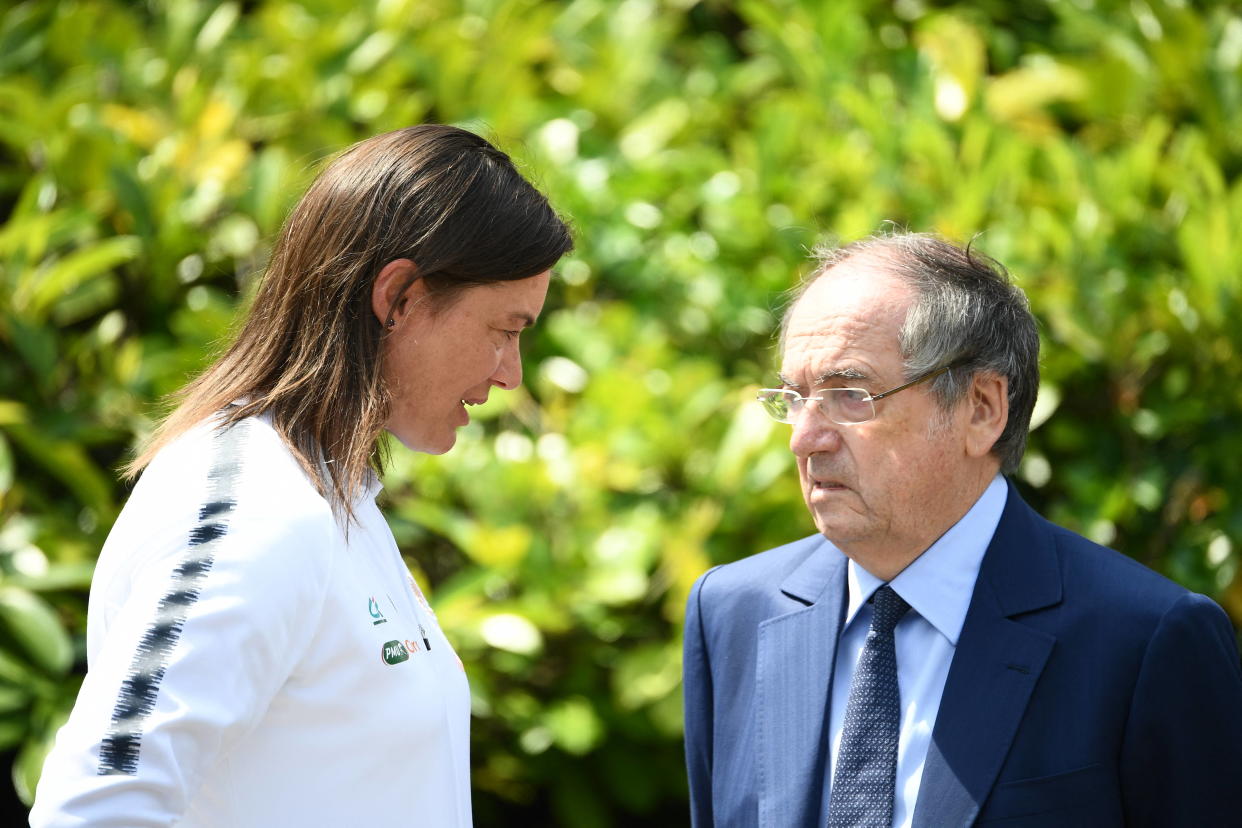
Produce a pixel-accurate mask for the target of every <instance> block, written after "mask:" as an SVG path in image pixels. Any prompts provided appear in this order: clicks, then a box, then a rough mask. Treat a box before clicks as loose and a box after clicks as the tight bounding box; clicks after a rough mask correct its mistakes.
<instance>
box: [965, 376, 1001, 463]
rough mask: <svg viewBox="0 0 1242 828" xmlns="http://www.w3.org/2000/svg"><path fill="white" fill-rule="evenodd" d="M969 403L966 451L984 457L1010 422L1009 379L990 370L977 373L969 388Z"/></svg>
mask: <svg viewBox="0 0 1242 828" xmlns="http://www.w3.org/2000/svg"><path fill="white" fill-rule="evenodd" d="M966 403H967V420H966V453H967V454H969V455H970V456H971V457H983V456H985V455H987V453H988V452H990V451H991V450H992V446H994V445H995V444H996V441H997V440H999V439H1000V436H1001V433H1002V432H1003V431H1004V430H1005V424H1006V423H1008V422H1009V380H1008V379H1006V378H1005V377H1002V376H1000V375H999V374H993V373H991V372H986V371H980V372H976V373H975V375H974V377H973V378H972V379H971V383H970V388H969V389H967V391H966Z"/></svg>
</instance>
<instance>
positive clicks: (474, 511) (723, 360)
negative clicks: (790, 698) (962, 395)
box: [0, 0, 1242, 826]
mask: <svg viewBox="0 0 1242 828" xmlns="http://www.w3.org/2000/svg"><path fill="white" fill-rule="evenodd" d="M1240 67H1242V17H1239V16H1238V13H1237V11H1236V9H1233V8H1231V7H1230V5H1229V4H1224V3H1207V4H1197V7H1194V8H1192V6H1191V4H1186V3H1183V2H1173V0H1141V1H1140V2H1132V3H1131V2H1124V3H1123V2H1119V0H1096V1H1095V2H1094V3H1090V2H1083V0H1043V2H1032V3H1024V4H1010V3H1006V2H999V0H985V1H984V2H972V3H952V2H943V3H934V4H933V3H926V2H923V0H897V1H896V2H894V3H887V2H879V0H834V2H819V0H805V2H798V0H741V1H740V2H737V3H727V2H724V0H699V1H698V2H696V0H622V2H618V3H607V2H603V0H567V2H546V1H545V2H541V1H540V0H459V2H452V1H451V0H378V2H374V3H358V2H347V1H346V0H306V1H305V2H302V3H295V2H287V1H285V0H267V1H266V2H259V3H246V4H240V3H236V2H224V3H211V2H204V1H203V0H166V2H156V1H155V0H149V2H147V3H143V4H135V3H126V2H120V0H63V2H51V0H46V1H45V2H25V3H20V4H18V5H15V6H11V7H9V8H8V9H7V10H5V11H3V12H0V221H2V222H3V224H0V343H2V347H3V351H2V352H0V353H2V360H0V521H2V522H3V526H2V528H0V749H4V748H16V747H20V753H18V754H17V759H16V761H15V764H14V782H15V786H16V790H17V792H18V793H19V795H20V796H21V797H22V798H23V799H24V800H25V801H27V802H28V801H29V799H30V796H31V791H32V789H33V788H32V786H33V783H34V780H35V779H36V778H37V774H38V768H39V764H40V761H41V758H42V755H43V752H44V751H45V750H46V744H47V740H48V738H49V737H50V734H51V733H52V732H53V731H54V729H55V727H56V726H57V725H58V724H59V722H60V721H62V720H63V717H64V715H65V713H66V711H67V710H68V708H69V706H70V705H71V703H72V700H73V698H74V695H75V693H76V686H77V683H78V681H79V679H77V678H75V677H76V676H79V675H80V673H81V672H82V670H83V668H84V663H83V658H82V652H83V649H84V647H83V638H84V630H85V603H86V590H87V586H88V584H89V578H90V571H91V566H92V562H93V559H94V556H95V554H96V553H97V551H98V549H99V547H100V545H101V544H102V541H103V538H104V537H105V536H106V534H107V530H108V528H109V527H110V525H111V523H112V521H113V520H114V519H115V517H116V514H117V511H118V509H119V507H120V505H121V504H122V503H123V501H124V497H125V494H124V489H123V487H122V486H121V485H120V484H119V483H118V482H117V481H116V477H115V470H116V468H117V466H118V464H119V463H121V462H123V461H124V459H125V458H126V457H127V453H128V452H129V451H130V449H131V448H132V446H133V445H134V443H135V442H136V440H138V439H140V438H141V436H142V435H144V434H146V433H148V432H149V430H150V428H151V426H152V423H153V420H154V418H155V417H157V416H158V412H159V408H158V406H157V404H156V401H157V400H159V399H160V398H161V397H162V396H163V395H166V394H167V393H169V392H171V391H173V390H175V389H176V388H177V387H179V386H180V385H181V384H183V383H184V382H185V381H186V379H187V378H188V377H189V376H191V375H192V374H193V372H194V371H196V370H198V369H200V368H201V367H202V366H203V365H204V364H206V362H207V361H208V360H209V359H210V355H211V354H212V353H213V351H214V350H215V349H216V348H217V347H218V345H219V343H220V341H221V340H222V339H223V338H225V337H226V336H227V333H228V330H229V325H230V320H232V319H233V318H234V315H235V309H236V308H237V306H238V304H239V302H240V300H241V298H242V297H244V295H245V294H246V291H247V289H248V286H249V285H250V284H251V282H252V279H253V277H254V275H255V274H256V273H257V272H259V271H260V270H261V268H262V265H263V262H264V259H265V256H266V254H267V250H268V248H267V245H268V244H269V243H270V240H271V238H272V236H273V234H274V232H275V230H276V229H277V227H278V226H279V223H280V221H281V219H282V217H283V216H284V214H285V212H286V210H287V209H288V208H289V207H290V206H291V204H292V203H293V201H294V199H295V198H296V197H297V195H298V194H299V193H300V191H301V188H302V187H304V186H305V184H306V183H307V182H308V181H309V178H310V176H311V175H312V174H313V172H314V170H315V168H316V167H317V165H318V163H319V162H320V161H321V160H322V159H323V158H324V157H325V156H327V155H328V154H330V153H332V152H335V151H337V150H339V149H341V148H342V147H344V146H346V145H347V144H349V143H351V142H352V141H354V140H357V139H360V138H362V137H365V136H368V135H371V134H374V133H377V132H380V131H384V130H388V129H393V128H396V127H400V126H404V125H407V124H410V123H415V122H420V121H441V122H455V123H460V124H463V125H466V126H468V127H472V128H475V129H479V130H481V131H482V132H483V133H484V134H487V135H488V136H489V137H492V138H494V139H495V140H497V141H498V142H499V143H500V144H501V145H502V146H504V147H505V148H507V149H508V150H510V151H511V152H512V153H513V154H514V155H515V157H517V158H518V159H519V160H520V161H521V162H522V164H523V165H524V167H525V169H526V170H527V172H528V173H529V174H531V175H532V176H534V178H535V179H536V180H537V181H538V182H539V183H540V184H541V186H542V187H543V188H544V189H545V190H546V191H547V192H548V193H549V194H550V195H551V197H552V200H553V202H554V203H555V204H556V205H557V206H558V208H559V209H560V210H561V211H562V212H564V213H565V214H566V215H568V216H569V217H571V219H572V221H573V223H574V226H575V230H576V234H577V243H578V252H577V253H576V254H575V255H574V256H573V257H572V259H570V260H569V261H567V262H565V263H563V265H562V266H561V267H560V269H559V270H560V272H559V277H558V279H557V280H556V281H555V284H554V288H553V295H552V297H551V298H550V300H549V305H548V311H547V312H546V313H545V318H544V321H543V322H542V323H541V324H540V326H539V328H538V329H537V330H536V332H534V334H533V335H532V337H531V341H530V342H529V343H528V346H527V359H526V365H527V382H526V388H525V390H523V391H520V392H517V393H512V394H506V395H495V396H494V397H493V401H492V402H490V403H489V404H488V406H487V407H486V408H485V409H481V410H480V416H479V417H478V418H476V422H474V423H473V424H472V425H471V426H469V427H468V428H467V429H466V430H464V431H463V432H462V433H461V434H460V437H459V441H458V446H457V448H455V449H454V451H453V452H452V453H450V454H449V455H447V456H445V457H443V458H431V457H426V456H415V455H411V454H409V453H406V452H404V451H401V450H400V449H396V450H395V455H394V463H393V471H392V474H391V475H390V478H389V479H388V480H387V481H386V484H387V488H386V494H385V499H386V504H385V506H386V511H387V513H388V514H389V515H390V518H391V521H392V524H393V527H394V531H395V532H396V534H397V537H398V540H399V542H400V544H401V547H402V549H403V550H404V552H405V553H406V554H407V559H408V561H409V563H410V565H411V568H412V569H413V570H414V571H415V573H416V574H417V575H418V577H419V578H420V580H423V581H424V583H429V584H430V585H431V586H432V588H433V589H432V592H433V595H434V598H435V602H436V606H437V611H438V613H439V617H440V620H441V623H442V624H443V625H444V627H445V628H446V632H447V633H448V635H449V637H450V638H451V639H452V640H453V641H454V642H456V644H457V646H458V650H459V653H460V654H461V657H462V659H463V660H464V662H465V663H466V666H467V669H468V671H469V674H470V677H471V683H472V688H473V693H474V708H475V714H476V718H475V721H474V734H475V738H474V754H473V755H474V763H475V769H476V773H475V783H476V809H477V813H478V818H479V822H480V824H501V823H509V822H518V821H541V822H544V823H552V824H565V825H570V824H572V825H585V826H592V825H599V826H607V825H619V824H631V823H634V822H636V821H638V820H646V821H648V822H650V823H652V824H679V823H682V822H684V796H685V793H684V782H683V775H682V770H681V754H680V742H679V739H680V727H681V712H680V701H679V686H680V685H679V678H680V644H679V630H680V618H681V608H682V604H683V602H684V599H685V595H686V592H687V590H688V589H689V586H690V584H691V583H692V581H693V579H694V578H695V577H696V576H697V575H698V574H699V573H700V572H702V571H703V570H704V569H705V568H706V567H708V566H709V565H711V564H713V563H716V562H721V561H725V560H732V559H735V558H738V557H741V556H744V555H747V554H750V553H752V552H755V551H758V550H760V549H763V548H766V547H768V546H772V545H776V544H779V543H782V542H785V541H788V540H791V539H793V538H796V537H799V536H801V535H804V534H808V533H810V532H811V531H813V527H812V526H811V524H810V521H809V519H808V517H807V516H806V515H805V511H804V509H803V507H802V505H801V501H800V497H799V493H798V490H797V485H796V480H795V475H794V472H793V466H792V462H791V460H790V458H789V456H788V451H787V448H786V447H785V441H786V435H785V434H784V432H783V431H782V430H781V429H778V428H776V427H774V426H772V425H770V424H769V423H768V422H767V421H766V419H765V418H764V417H763V416H762V415H761V414H760V413H759V412H758V411H757V410H756V407H755V406H754V405H753V404H752V403H750V402H749V401H748V400H749V398H750V397H751V396H752V394H751V392H752V391H753V389H754V388H755V387H757V386H759V385H761V384H767V383H768V381H769V377H770V374H771V371H772V369H773V361H774V360H773V357H774V353H775V352H774V341H773V337H772V332H773V329H774V326H775V323H776V319H777V317H778V316H779V313H780V311H781V309H782V298H781V295H782V291H784V290H786V289H787V288H789V287H790V286H791V285H792V284H793V283H794V282H795V280H796V276H797V274H798V273H799V272H805V271H806V270H807V262H806V251H807V249H808V248H809V247H811V246H812V245H814V244H815V243H817V242H819V241H822V240H823V239H825V238H827V237H829V236H837V237H841V238H843V239H851V238H855V237H858V236H861V235H865V234H867V233H870V232H873V231H875V230H876V229H877V228H878V227H879V226H881V224H882V222H884V221H895V222H897V223H898V224H901V225H907V226H909V227H911V228H914V229H926V230H934V231H937V232H940V233H943V234H944V235H946V236H948V237H950V238H955V239H959V240H965V239H969V238H971V237H972V236H973V235H974V234H976V233H982V236H981V238H980V245H981V246H982V247H983V248H984V249H986V250H987V251H988V252H990V253H991V254H992V255H994V256H996V257H998V258H999V259H1000V260H1001V261H1003V262H1005V263H1006V264H1007V265H1008V266H1009V267H1010V268H1011V270H1012V271H1013V273H1014V274H1015V277H1016V278H1017V279H1018V280H1019V282H1020V283H1021V284H1022V285H1023V286H1024V287H1025V288H1026V290H1027V292H1028V293H1029V295H1030V296H1031V300H1032V305H1033V307H1034V309H1035V311H1036V313H1037V315H1038V316H1039V318H1040V321H1041V324H1042V329H1043V335H1044V346H1045V350H1044V354H1045V356H1044V377H1045V379H1044V381H1045V387H1044V388H1043V391H1042V394H1041V406H1040V409H1039V411H1038V412H1037V421H1038V426H1037V428H1036V430H1035V432H1034V433H1033V435H1032V441H1031V449H1030V452H1029V454H1028V457H1027V460H1026V462H1025V464H1024V466H1023V468H1022V471H1021V475H1020V479H1021V481H1022V482H1023V485H1024V488H1025V491H1026V493H1027V494H1028V496H1029V497H1030V498H1031V500H1032V501H1033V502H1034V504H1035V505H1036V506H1038V507H1039V508H1041V509H1042V510H1043V511H1044V512H1045V513H1046V514H1048V515H1049V516H1050V517H1051V518H1053V519H1054V520H1057V521H1058V522H1061V523H1063V524H1065V525H1068V526H1070V527H1072V528H1075V529H1077V530H1079V531H1082V532H1085V533H1086V534H1088V535H1090V536H1091V537H1093V538H1096V539H1098V540H1101V541H1103V542H1106V543H1110V544H1112V545H1115V546H1117V547H1118V548H1121V549H1123V550H1126V551H1127V552H1129V553H1130V554H1133V555H1135V556H1136V557H1137V558H1139V559H1140V560H1142V561H1144V562H1145V563H1147V564H1149V565H1151V566H1154V567H1155V568H1157V569H1159V570H1161V571H1163V572H1165V573H1167V574H1169V575H1171V576H1173V577H1175V578H1177V579H1178V580H1180V581H1182V582H1183V583H1185V584H1187V585H1188V586H1190V587H1191V588H1193V589H1196V590H1199V591H1204V592H1207V593H1209V594H1211V595H1213V596H1215V597H1217V598H1218V599H1220V600H1221V601H1222V602H1223V603H1224V604H1225V605H1226V607H1227V608H1228V609H1229V610H1230V612H1231V613H1232V615H1233V617H1234V618H1235V620H1236V619H1242V578H1238V577H1237V570H1238V563H1239V553H1238V551H1237V549H1236V546H1237V543H1238V540H1239V538H1240V537H1242V499H1240V498H1242V495H1239V492H1242V476H1240V473H1239V471H1238V464H1237V462H1236V457H1237V456H1238V454H1239V453H1240V452H1242V442H1240V440H1242V438H1239V436H1238V435H1239V428H1238V427H1239V425H1242V418H1240V417H1239V414H1240V413H1242V391H1240V390H1239V389H1242V362H1239V360H1238V358H1237V355H1238V353H1239V351H1240V350H1242V348H1240V345H1242V334H1239V332H1238V329H1237V328H1235V327H1234V326H1233V324H1231V320H1233V319H1236V318H1237V316H1238V315H1239V313H1240V312H1242V307H1240V300H1242V296H1240V293H1242V277H1240V276H1239V274H1240V273H1242V240H1240V237H1239V235H1238V233H1237V232H1236V229H1237V228H1238V227H1242V178H1240V173H1242V123H1240V120H1242V116H1240V113H1242V70H1240ZM519 814H524V815H525V819H519V818H518V816H517V815H519Z"/></svg>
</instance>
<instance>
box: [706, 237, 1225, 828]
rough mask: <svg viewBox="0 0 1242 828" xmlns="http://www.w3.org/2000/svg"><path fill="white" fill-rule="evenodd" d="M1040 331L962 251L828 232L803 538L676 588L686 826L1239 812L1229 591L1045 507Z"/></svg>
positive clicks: (806, 420) (808, 343) (794, 412)
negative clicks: (1192, 580) (1037, 465)
mask: <svg viewBox="0 0 1242 828" xmlns="http://www.w3.org/2000/svg"><path fill="white" fill-rule="evenodd" d="M1038 354H1039V339H1038V335H1037V332H1036V328H1035V322H1034V320H1033V318H1032V317H1031V314H1030V311H1029V309H1028V307H1027V303H1026V299H1025V296H1024V295H1023V294H1022V292H1021V291H1020V290H1019V289H1018V288H1017V287H1014V286H1012V285H1010V284H1009V282H1008V279H1007V278H1006V276H1005V275H1004V274H1003V269H1001V268H1000V266H999V265H997V264H996V263H994V262H992V261H991V260H989V259H986V258H985V257H982V256H980V255H979V254H978V253H973V252H970V251H967V250H962V249H960V248H957V247H955V246H953V245H950V244H947V243H945V242H943V241H940V240H937V239H934V238H930V237H927V236H920V235H899V236H893V237H886V238H877V239H871V240H867V241H864V242H860V243H856V244H853V245H850V246H847V247H845V248H843V249H840V250H837V251H835V252H832V253H828V254H826V255H825V256H824V258H823V260H822V264H821V266H820V267H819V269H818V270H817V271H816V273H815V275H814V276H813V277H812V279H811V280H810V281H809V283H808V284H807V285H806V286H805V287H804V289H803V292H802V294H801V296H800V297H799V298H798V299H797V301H796V302H795V303H794V305H793V306H792V307H791V309H790V311H789V313H788V314H787V316H786V318H785V321H784V324H783V331H782V363H781V384H782V388H779V389H770V390H765V391H763V392H761V394H760V398H761V400H762V401H763V402H764V403H765V405H766V407H767V408H768V411H769V413H771V414H772V415H773V416H774V417H775V418H776V419H778V420H780V421H781V422H787V423H789V424H790V425H791V426H792V436H791V438H790V448H791V449H792V450H793V453H794V455H795V456H796V457H797V465H798V473H799V476H800V477H801V481H802V491H803V496H804V498H805V500H806V504H807V507H808V508H809V509H810V512H811V515H812V517H813V518H814V521H815V526H816V528H817V529H818V530H819V533H820V534H819V535H814V536H812V537H809V538H804V539H802V540H800V541H796V542H794V543H791V544H789V545H787V546H782V547H780V548H777V549H772V550H769V551H767V552H763V553H761V554H759V555H755V556H752V557H750V558H747V559H745V560H741V561H738V562H736V563H732V564H727V565H725V566H721V567H717V568H715V569H713V570H711V571H709V572H708V573H707V574H705V575H703V576H702V577H701V578H700V579H699V581H698V583H696V584H695V586H694V589H693V591H692V592H691V595H690V600H689V605H688V609H687V612H686V632H685V635H686V639H685V693H686V755H687V764H688V768H689V777H690V793H691V803H692V804H691V808H692V814H693V818H694V823H695V825H696V826H698V827H699V828H704V827H705V826H709V825H720V826H755V825H757V826H770V828H790V827H791V826H823V825H828V826H851V825H852V826H861V825H867V826H890V825H892V826H910V825H913V826H929V828H943V827H944V826H967V825H976V824H978V825H983V824H997V825H1001V824H1003V825H1006V826H1018V825H1022V826H1111V825H1144V826H1146V825H1150V826H1169V825H1187V826H1191V825H1193V826H1217V825H1239V824H1242V667H1240V664H1239V658H1238V652H1237V647H1236V642H1235V640H1234V635H1233V632H1232V629H1231V627H1230V624H1229V621H1228V619H1227V618H1226V616H1225V614H1224V613H1223V612H1222V611H1221V609H1220V608H1219V607H1217V606H1216V605H1215V604H1214V603H1212V602H1211V601H1210V600H1208V599H1206V598H1204V597H1203V596H1200V595H1195V594H1192V593H1190V592H1187V591H1186V590H1185V589H1183V588H1181V587H1179V586H1177V585H1175V584H1173V583H1172V582H1170V581H1168V580H1166V579H1164V578H1162V577H1161V576H1159V575H1157V574H1155V573H1154V572H1151V571H1150V570H1147V569H1145V568H1143V567H1142V566H1141V565H1139V564H1137V563H1135V562H1134V561H1132V560H1130V559H1129V558H1126V557H1125V556H1123V555H1121V554H1119V553H1117V552H1114V551H1112V550H1108V549H1104V548H1102V547H1099V546H1097V545H1095V544H1093V543H1091V542H1089V541H1087V540H1086V539H1084V538H1082V537H1079V536H1078V535H1075V534H1073V533H1071V532H1069V531H1067V530H1065V529H1061V528H1059V527H1056V526H1053V525H1051V524H1049V523H1047V522H1046V521H1044V520H1043V519H1042V518H1040V517H1039V516H1038V515H1036V514H1035V513H1034V512H1033V511H1032V510H1031V509H1030V508H1029V507H1028V506H1027V505H1026V504H1025V503H1023V501H1022V499H1021V498H1020V497H1019V496H1018V494H1017V492H1016V490H1015V489H1014V488H1013V486H1012V485H1010V484H1008V483H1007V482H1006V481H1005V478H1004V477H1003V476H1002V475H1004V474H1008V473H1012V472H1013V471H1014V470H1015V469H1016V468H1017V465H1018V462H1019V460H1020V459H1021V456H1022V452H1023V449H1024V448H1025V443H1026V433H1027V429H1028V427H1029V423H1030V417H1031V410H1032V408H1033V406H1034V403H1035V395H1036V391H1037V389H1038V385H1039V369H1038Z"/></svg>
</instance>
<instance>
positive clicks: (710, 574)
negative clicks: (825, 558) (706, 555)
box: [695, 535, 825, 596]
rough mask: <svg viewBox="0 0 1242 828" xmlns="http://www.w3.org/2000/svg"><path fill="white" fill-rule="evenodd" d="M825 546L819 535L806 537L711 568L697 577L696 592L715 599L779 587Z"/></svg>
mask: <svg viewBox="0 0 1242 828" xmlns="http://www.w3.org/2000/svg"><path fill="white" fill-rule="evenodd" d="M824 545H825V541H824V538H823V536H822V535H808V536H807V537H805V538H800V539H798V540H796V541H793V542H792V543H787V544H784V545H783V546H777V547H775V548H773V549H767V550H765V551H763V552H757V553H755V554H754V555H750V556H748V557H745V558H742V559H741V560H737V561H733V562H732V563H726V564H721V565H720V566H715V567H712V568H711V569H709V570H707V572H704V573H703V574H702V575H700V576H699V579H698V582H697V583H696V584H695V590H696V591H698V592H709V593H711V594H712V595H713V596H717V595H724V594H731V593H736V592H749V591H752V590H761V591H765V592H766V591H769V590H771V589H775V588H778V587H779V586H780V584H781V583H782V582H783V581H784V580H785V579H786V578H787V577H789V575H790V573H792V572H793V571H794V570H795V569H797V568H798V567H800V566H801V565H802V564H803V563H804V562H805V561H806V559H807V558H809V557H810V556H811V555H813V554H815V552H816V551H817V550H819V549H820V548H821V547H822V546H824Z"/></svg>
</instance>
